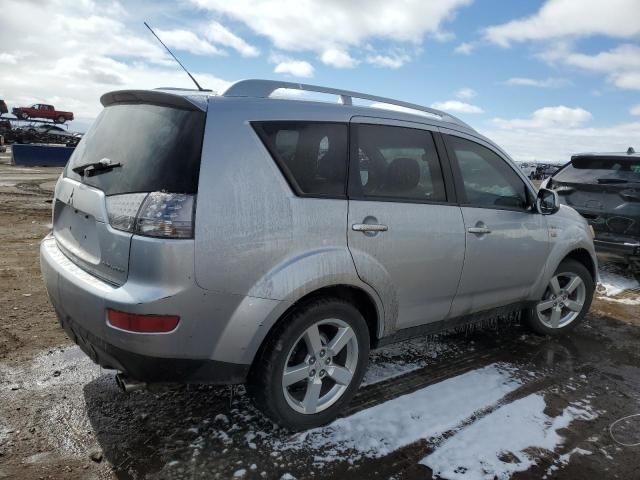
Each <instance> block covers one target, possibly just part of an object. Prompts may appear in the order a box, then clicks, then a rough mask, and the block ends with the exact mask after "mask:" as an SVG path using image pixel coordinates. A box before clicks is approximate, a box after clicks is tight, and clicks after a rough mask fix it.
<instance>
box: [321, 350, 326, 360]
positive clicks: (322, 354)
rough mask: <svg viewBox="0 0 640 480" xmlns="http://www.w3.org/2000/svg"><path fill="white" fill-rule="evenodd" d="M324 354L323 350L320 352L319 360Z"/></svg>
mask: <svg viewBox="0 0 640 480" xmlns="http://www.w3.org/2000/svg"><path fill="white" fill-rule="evenodd" d="M325 354H326V352H325V351H324V350H320V358H322V357H324V356H325Z"/></svg>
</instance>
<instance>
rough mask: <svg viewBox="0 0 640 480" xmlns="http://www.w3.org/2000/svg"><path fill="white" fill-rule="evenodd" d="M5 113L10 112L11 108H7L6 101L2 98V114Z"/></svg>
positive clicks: (0, 102) (0, 111) (0, 106)
mask: <svg viewBox="0 0 640 480" xmlns="http://www.w3.org/2000/svg"><path fill="white" fill-rule="evenodd" d="M5 113H9V108H7V104H6V102H5V101H4V100H2V99H0V115H4V114H5Z"/></svg>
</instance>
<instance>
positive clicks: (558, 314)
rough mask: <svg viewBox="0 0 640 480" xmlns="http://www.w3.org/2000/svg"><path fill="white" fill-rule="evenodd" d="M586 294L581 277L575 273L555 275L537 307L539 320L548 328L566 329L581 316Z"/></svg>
mask: <svg viewBox="0 0 640 480" xmlns="http://www.w3.org/2000/svg"><path fill="white" fill-rule="evenodd" d="M586 292H587V289H586V286H585V284H584V282H583V281H582V279H581V278H580V276H579V275H577V274H575V273H573V272H566V273H558V274H556V275H554V277H553V278H552V279H551V281H550V282H549V286H548V287H547V290H546V291H545V294H544V297H543V298H542V300H541V301H540V302H538V304H537V305H536V314H537V315H538V319H539V320H540V322H542V324H543V325H544V326H545V327H548V328H553V329H558V328H563V327H566V326H567V325H569V324H570V323H571V322H573V321H574V320H575V319H576V318H578V316H579V315H580V312H581V311H582V307H583V306H584V302H585V300H586Z"/></svg>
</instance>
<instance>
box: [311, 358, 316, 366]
mask: <svg viewBox="0 0 640 480" xmlns="http://www.w3.org/2000/svg"><path fill="white" fill-rule="evenodd" d="M309 363H310V364H311V365H313V364H314V363H316V357H311V358H310V359H309Z"/></svg>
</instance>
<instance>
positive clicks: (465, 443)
mask: <svg viewBox="0 0 640 480" xmlns="http://www.w3.org/2000/svg"><path fill="white" fill-rule="evenodd" d="M545 407H546V402H545V400H544V396H543V395H541V394H539V393H535V394H532V395H528V396H526V397H524V398H521V399H519V400H516V401H514V402H512V403H509V404H507V405H504V406H503V407H500V408H498V409H497V410H495V411H494V412H492V413H490V414H489V415H487V416H485V417H483V418H481V419H480V420H478V421H477V422H475V423H473V424H471V425H470V426H469V427H467V428H464V429H461V430H460V431H459V432H456V434H455V435H453V436H452V437H451V438H449V439H447V440H446V441H445V442H444V443H443V444H442V445H440V446H439V447H438V448H436V450H435V451H434V452H433V453H432V454H430V455H429V456H427V457H426V458H424V459H423V460H422V462H421V463H422V464H423V465H426V466H428V467H429V468H431V469H432V470H433V473H434V474H436V475H439V476H440V477H442V478H447V479H451V480H453V479H459V480H492V479H494V478H498V479H505V478H509V477H510V476H511V475H512V474H513V473H515V472H521V471H525V470H528V469H529V468H530V467H532V466H533V465H535V464H536V457H535V455H533V454H532V453H531V452H532V451H533V452H535V451H536V450H535V449H544V450H546V451H550V452H553V451H554V450H555V449H556V448H557V447H558V446H559V445H561V444H562V443H563V437H562V436H561V435H560V434H559V433H558V430H560V429H563V428H567V427H568V426H569V425H570V424H571V422H573V421H574V420H576V419H581V420H592V419H594V418H595V416H596V415H595V413H594V412H593V410H592V409H591V407H590V405H589V402H588V401H585V402H583V403H582V404H579V405H570V406H568V407H567V408H565V409H564V411H563V412H562V414H561V415H560V416H557V417H549V416H547V415H546V414H545V413H544V410H545ZM582 452H585V451H582ZM588 453H590V452H587V454H588Z"/></svg>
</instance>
